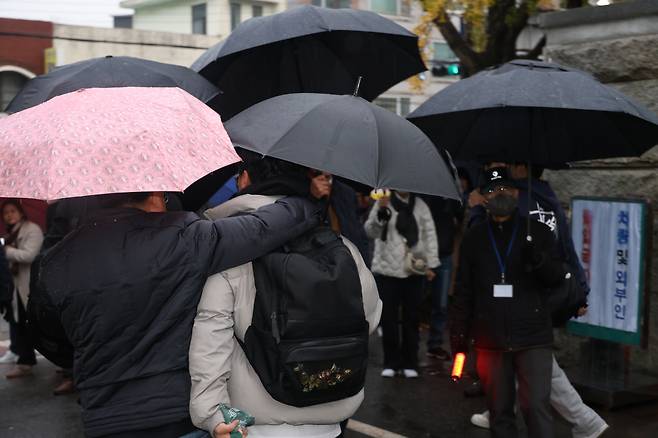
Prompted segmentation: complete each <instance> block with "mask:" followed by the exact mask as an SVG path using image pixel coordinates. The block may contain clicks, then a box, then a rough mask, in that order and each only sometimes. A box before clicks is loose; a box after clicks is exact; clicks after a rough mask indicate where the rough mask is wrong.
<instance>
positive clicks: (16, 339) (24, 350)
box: [9, 294, 37, 365]
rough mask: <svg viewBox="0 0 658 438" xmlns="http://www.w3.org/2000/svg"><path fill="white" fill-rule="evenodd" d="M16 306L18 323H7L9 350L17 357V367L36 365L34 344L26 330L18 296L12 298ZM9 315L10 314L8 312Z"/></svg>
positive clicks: (25, 314)
mask: <svg viewBox="0 0 658 438" xmlns="http://www.w3.org/2000/svg"><path fill="white" fill-rule="evenodd" d="M14 299H15V300H17V303H16V304H17V305H18V321H15V320H13V316H12V321H10V322H9V341H10V346H9V349H10V350H11V351H12V353H14V354H16V355H17V356H18V361H17V362H16V363H17V364H18V365H36V363H37V356H36V354H35V352H34V344H33V343H32V337H31V336H30V331H29V330H28V328H27V312H26V311H25V307H24V306H23V302H22V300H21V298H20V296H19V295H18V294H16V295H15V296H14ZM10 313H11V312H10Z"/></svg>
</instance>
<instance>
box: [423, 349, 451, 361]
mask: <svg viewBox="0 0 658 438" xmlns="http://www.w3.org/2000/svg"><path fill="white" fill-rule="evenodd" d="M427 357H431V358H432V359H438V360H450V353H448V352H447V351H445V350H444V349H443V348H441V347H436V348H429V349H428V350H427Z"/></svg>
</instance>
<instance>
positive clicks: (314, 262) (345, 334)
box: [240, 226, 368, 407]
mask: <svg viewBox="0 0 658 438" xmlns="http://www.w3.org/2000/svg"><path fill="white" fill-rule="evenodd" d="M253 270H254V277H255V284H256V298H255V303H254V312H253V319H252V322H251V326H250V327H249V328H248V329H247V332H246V334H245V338H244V341H242V342H240V344H241V345H242V348H243V350H244V352H245V354H246V356H247V358H248V360H249V363H250V364H251V366H252V367H253V368H254V370H255V371H256V373H257V374H258V376H259V377H260V380H261V382H262V384H263V386H264V387H265V389H266V390H267V392H268V393H269V394H270V395H271V396H272V398H274V399H275V400H277V401H279V402H281V403H284V404H287V405H291V406H297V407H302V406H311V405H315V404H320V403H327V402H332V401H336V400H341V399H344V398H347V397H350V396H353V395H355V394H357V393H358V392H359V391H360V390H361V389H362V388H363V385H364V382H365V376H366V369H367V366H368V322H367V321H366V318H365V314H364V310H363V298H362V291H361V282H360V279H359V273H358V270H357V267H356V264H355V262H354V259H353V258H352V255H351V253H350V250H349V249H348V248H347V246H345V244H344V243H343V242H342V240H341V238H340V237H339V236H338V235H336V233H334V232H333V231H332V230H331V229H330V228H329V227H325V226H322V227H318V228H315V229H313V230H311V231H309V232H307V233H306V234H304V235H302V236H300V237H298V238H297V239H295V240H293V241H290V242H288V244H286V245H285V246H284V247H283V248H281V249H280V250H278V251H276V252H273V253H270V254H268V255H266V256H264V257H262V258H260V259H258V260H256V261H254V262H253Z"/></svg>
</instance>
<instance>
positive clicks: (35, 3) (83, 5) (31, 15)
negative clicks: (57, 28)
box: [0, 0, 132, 27]
mask: <svg viewBox="0 0 658 438" xmlns="http://www.w3.org/2000/svg"><path fill="white" fill-rule="evenodd" d="M119 3H120V0H0V17H6V18H22V19H26V20H43V21H52V22H55V23H61V24H76V25H81V26H96V27H112V25H113V21H112V15H122V14H130V13H131V12H132V10H131V9H122V8H120V7H119Z"/></svg>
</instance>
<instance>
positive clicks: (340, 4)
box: [311, 0, 352, 9]
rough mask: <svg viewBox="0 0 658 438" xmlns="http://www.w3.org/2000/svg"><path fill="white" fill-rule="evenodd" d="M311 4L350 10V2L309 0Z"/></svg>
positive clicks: (341, 0) (349, 0)
mask: <svg viewBox="0 0 658 438" xmlns="http://www.w3.org/2000/svg"><path fill="white" fill-rule="evenodd" d="M311 4H312V5H314V6H321V7H323V8H331V9H339V8H351V7H352V0H311Z"/></svg>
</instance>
